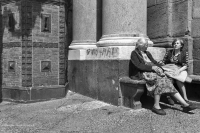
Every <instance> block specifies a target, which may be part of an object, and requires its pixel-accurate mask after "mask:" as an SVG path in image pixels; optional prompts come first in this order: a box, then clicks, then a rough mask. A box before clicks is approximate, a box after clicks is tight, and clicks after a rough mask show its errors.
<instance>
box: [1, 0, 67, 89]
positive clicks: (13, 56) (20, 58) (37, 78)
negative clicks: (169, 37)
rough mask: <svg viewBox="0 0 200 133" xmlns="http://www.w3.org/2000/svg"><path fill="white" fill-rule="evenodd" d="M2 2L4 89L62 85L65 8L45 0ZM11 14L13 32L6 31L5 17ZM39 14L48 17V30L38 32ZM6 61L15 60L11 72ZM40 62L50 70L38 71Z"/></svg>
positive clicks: (63, 79)
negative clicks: (49, 20)
mask: <svg viewBox="0 0 200 133" xmlns="http://www.w3.org/2000/svg"><path fill="white" fill-rule="evenodd" d="M44 2H45V3H43V2H42V1H36V0H21V1H18V0H16V1H15V0H13V1H3V2H2V3H3V6H2V10H3V11H2V18H3V19H2V23H3V25H2V26H1V28H2V34H3V40H2V43H3V52H2V56H3V57H2V70H3V85H4V86H6V87H13V86H18V87H37V86H51V85H64V84H65V7H64V3H58V2H54V3H51V2H50V1H49V2H48V0H46V1H44ZM9 13H13V14H14V17H13V18H14V21H15V22H14V25H15V30H14V31H9V25H8V20H9V18H8V14H9ZM41 14H50V16H51V17H50V19H51V31H50V32H41ZM9 61H14V64H15V66H14V69H15V70H14V71H12V72H10V71H9V70H8V69H9V66H8V65H9ZM43 61H47V62H50V70H49V71H43V72H42V71H41V69H42V63H41V62H43Z"/></svg>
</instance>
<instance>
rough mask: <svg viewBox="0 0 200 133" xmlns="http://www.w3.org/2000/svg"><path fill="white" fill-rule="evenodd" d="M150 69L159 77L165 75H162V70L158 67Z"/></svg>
mask: <svg viewBox="0 0 200 133" xmlns="http://www.w3.org/2000/svg"><path fill="white" fill-rule="evenodd" d="M152 69H153V70H154V71H155V72H156V73H157V74H158V75H159V76H165V74H164V73H163V70H162V69H161V68H160V67H158V66H153V67H152Z"/></svg>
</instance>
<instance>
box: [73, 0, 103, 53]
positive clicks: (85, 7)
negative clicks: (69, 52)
mask: <svg viewBox="0 0 200 133" xmlns="http://www.w3.org/2000/svg"><path fill="white" fill-rule="evenodd" d="M100 12H101V1H99V0H84V1H80V0H73V41H72V43H71V45H70V46H69V48H70V49H85V48H95V47H96V42H97V39H98V38H99V36H100V35H99V34H100V33H99V32H101V25H100V24H99V23H101V17H100V16H99V15H100V14H99V13H100Z"/></svg>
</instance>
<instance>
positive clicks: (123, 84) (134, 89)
mask: <svg viewBox="0 0 200 133" xmlns="http://www.w3.org/2000/svg"><path fill="white" fill-rule="evenodd" d="M145 83H146V82H145V81H143V80H132V79H130V78H129V77H121V78H120V90H121V95H120V97H121V100H122V101H121V102H120V103H122V106H126V107H129V108H133V109H140V108H141V107H142V104H141V102H140V97H141V96H142V94H143V93H144V90H145V89H146V86H145Z"/></svg>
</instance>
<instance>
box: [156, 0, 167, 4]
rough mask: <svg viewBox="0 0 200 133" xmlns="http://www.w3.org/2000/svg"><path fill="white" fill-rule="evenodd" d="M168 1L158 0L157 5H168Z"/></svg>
mask: <svg viewBox="0 0 200 133" xmlns="http://www.w3.org/2000/svg"><path fill="white" fill-rule="evenodd" d="M167 2H168V0H156V4H162V3H167Z"/></svg>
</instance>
